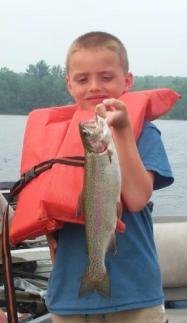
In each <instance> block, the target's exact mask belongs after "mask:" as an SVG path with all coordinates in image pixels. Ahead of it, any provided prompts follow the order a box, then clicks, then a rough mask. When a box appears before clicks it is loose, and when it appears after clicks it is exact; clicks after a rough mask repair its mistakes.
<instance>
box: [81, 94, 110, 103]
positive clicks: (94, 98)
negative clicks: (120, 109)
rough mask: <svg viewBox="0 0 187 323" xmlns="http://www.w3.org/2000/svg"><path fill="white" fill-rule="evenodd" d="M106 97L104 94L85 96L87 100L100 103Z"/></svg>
mask: <svg viewBox="0 0 187 323" xmlns="http://www.w3.org/2000/svg"><path fill="white" fill-rule="evenodd" d="M105 99H108V96H106V95H93V96H89V97H87V98H86V100H87V101H90V102H97V103H101V102H102V101H103V100H105Z"/></svg>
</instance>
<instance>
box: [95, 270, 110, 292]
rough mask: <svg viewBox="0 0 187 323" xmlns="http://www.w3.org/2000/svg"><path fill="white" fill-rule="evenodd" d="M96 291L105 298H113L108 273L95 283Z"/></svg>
mask: <svg viewBox="0 0 187 323" xmlns="http://www.w3.org/2000/svg"><path fill="white" fill-rule="evenodd" d="M95 290H96V291H97V292H98V294H100V295H101V296H103V297H110V296H111V283H110V278H109V275H108V273H107V272H106V273H105V275H104V278H103V279H102V280H100V281H98V282H96V283H95Z"/></svg>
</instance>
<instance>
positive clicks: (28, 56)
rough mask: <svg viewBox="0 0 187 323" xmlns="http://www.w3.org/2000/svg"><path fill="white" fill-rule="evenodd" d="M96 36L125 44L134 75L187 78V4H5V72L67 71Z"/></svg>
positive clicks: (0, 40)
mask: <svg viewBox="0 0 187 323" xmlns="http://www.w3.org/2000/svg"><path fill="white" fill-rule="evenodd" d="M93 30H101V31H107V32H110V33H113V34H114V35H116V36H117V37H119V38H120V39H121V40H122V41H123V43H124V44H125V46H126V47H127V50H128V55H129V60H130V70H131V71H132V72H133V74H134V75H148V74H149V75H150V74H152V75H172V76H185V77H187V1H186V0H0V44H1V49H0V67H5V66H6V67H8V68H10V69H12V70H14V71H15V72H24V71H25V69H26V68H27V67H28V65H29V64H36V63H37V62H38V61H39V60H41V59H43V60H45V61H46V62H47V64H48V65H58V64H60V65H61V66H62V67H63V66H64V61H65V57H66V52H67V49H68V46H69V45H70V44H71V42H72V41H73V40H74V39H75V38H76V37H77V36H79V35H80V34H83V33H86V32H89V31H93Z"/></svg>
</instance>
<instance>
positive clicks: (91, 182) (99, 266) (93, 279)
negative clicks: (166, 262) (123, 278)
mask: <svg viewBox="0 0 187 323" xmlns="http://www.w3.org/2000/svg"><path fill="white" fill-rule="evenodd" d="M79 130H80V137H81V140H82V143H83V147H84V150H85V171H84V184H83V191H82V193H81V195H80V200H79V207H78V209H79V211H78V213H81V212H83V214H84V217H85V232H86V244H87V254H88V266H87V268H86V271H85V273H84V276H83V277H82V279H81V283H80V289H79V296H80V297H84V296H86V295H87V294H89V293H93V292H97V293H99V294H100V295H102V296H103V297H110V296H111V281H110V277H109V274H108V272H107V269H106V265H105V256H106V253H107V251H112V252H113V253H114V254H115V253H116V250H117V248H116V238H115V230H116V224H117V219H118V218H119V217H121V203H120V195H121V172H120V165H119V160H118V156H117V152H116V149H115V145H114V142H113V139H112V133H111V130H110V128H109V126H108V124H107V120H106V118H103V117H100V116H99V115H97V114H96V117H95V119H93V120H88V121H81V122H80V123H79Z"/></svg>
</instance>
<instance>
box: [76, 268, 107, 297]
mask: <svg viewBox="0 0 187 323" xmlns="http://www.w3.org/2000/svg"><path fill="white" fill-rule="evenodd" d="M94 291H96V292H97V293H98V294H100V295H101V296H104V297H110V295H111V284H110V278H109V275H108V273H107V272H106V273H105V274H104V276H103V279H102V280H97V281H95V280H94V281H93V280H91V279H90V277H89V275H88V273H87V272H86V274H85V275H84V276H83V278H82V280H81V285H80V289H79V297H84V296H85V295H87V294H90V293H93V292H94Z"/></svg>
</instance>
